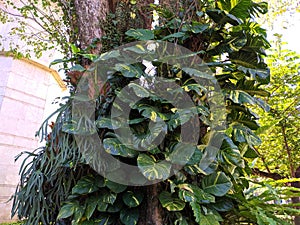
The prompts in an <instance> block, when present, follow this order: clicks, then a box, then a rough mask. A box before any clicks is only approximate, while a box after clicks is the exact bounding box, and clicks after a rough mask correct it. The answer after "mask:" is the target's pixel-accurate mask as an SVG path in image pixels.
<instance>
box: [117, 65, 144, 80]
mask: <svg viewBox="0 0 300 225" xmlns="http://www.w3.org/2000/svg"><path fill="white" fill-rule="evenodd" d="M115 70H116V71H119V72H121V73H122V75H123V76H124V77H129V78H133V77H141V75H142V74H143V71H142V70H141V68H139V67H137V66H133V65H128V64H123V63H118V64H116V65H115Z"/></svg>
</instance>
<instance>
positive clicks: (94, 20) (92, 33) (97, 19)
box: [74, 0, 109, 54]
mask: <svg viewBox="0 0 300 225" xmlns="http://www.w3.org/2000/svg"><path fill="white" fill-rule="evenodd" d="M108 6H109V4H108V1H107V0H84V1H82V0H74V7H75V11H76V25H77V26H76V27H77V28H78V37H79V40H78V41H79V42H80V47H81V48H83V49H84V48H87V47H88V46H89V45H90V44H91V43H92V40H93V39H95V38H99V39H100V38H101V37H102V35H103V31H102V30H101V26H100V23H101V21H105V18H106V15H107V14H108V12H109V7H108ZM100 49H101V44H100V42H99V44H98V46H97V47H96V48H95V49H93V51H92V53H95V54H97V53H99V52H100Z"/></svg>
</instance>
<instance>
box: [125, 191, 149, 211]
mask: <svg viewBox="0 0 300 225" xmlns="http://www.w3.org/2000/svg"><path fill="white" fill-rule="evenodd" d="M143 198H144V196H143V195H142V194H141V193H139V192H136V193H133V192H132V191H127V192H125V193H124V194H123V195H122V199H123V202H124V203H125V204H126V205H127V206H129V207H130V208H131V207H136V206H138V205H140V204H141V202H142V201H143Z"/></svg>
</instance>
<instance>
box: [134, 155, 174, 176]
mask: <svg viewBox="0 0 300 225" xmlns="http://www.w3.org/2000/svg"><path fill="white" fill-rule="evenodd" d="M137 163H138V167H139V169H140V171H141V172H142V174H143V175H144V176H145V177H146V178H147V179H148V180H160V179H161V180H165V179H167V178H168V176H169V174H170V170H171V164H170V163H168V162H166V161H162V162H156V160H154V158H152V157H151V156H148V155H146V154H140V155H139V156H138V158H137Z"/></svg>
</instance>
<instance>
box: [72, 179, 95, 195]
mask: <svg viewBox="0 0 300 225" xmlns="http://www.w3.org/2000/svg"><path fill="white" fill-rule="evenodd" d="M96 179H97V178H95V177H93V176H91V175H90V176H86V177H83V178H81V179H80V180H79V181H78V182H77V184H76V185H75V186H74V187H73V188H72V194H73V195H76V194H77V195H83V194H89V193H92V192H95V191H97V190H99V186H98V184H97V181H96Z"/></svg>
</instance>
